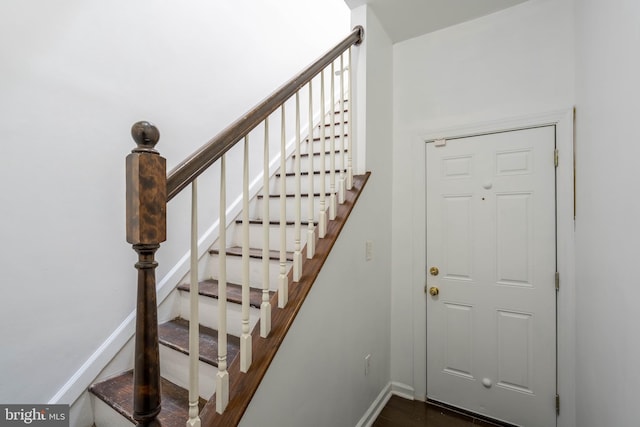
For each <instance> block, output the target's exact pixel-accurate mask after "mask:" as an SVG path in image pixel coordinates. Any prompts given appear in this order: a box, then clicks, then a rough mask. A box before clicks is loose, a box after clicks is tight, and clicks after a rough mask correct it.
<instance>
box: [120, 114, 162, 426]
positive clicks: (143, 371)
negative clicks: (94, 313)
mask: <svg viewBox="0 0 640 427" xmlns="http://www.w3.org/2000/svg"><path fill="white" fill-rule="evenodd" d="M131 135H132V136H133V139H134V140H135V141H136V143H137V144H138V146H137V147H136V148H135V149H133V150H132V151H131V154H129V155H128V156H127V242H129V243H131V244H132V245H133V249H134V250H135V251H136V252H137V253H138V262H137V263H136V265H135V267H136V269H137V270H138V302H137V315H136V349H135V362H134V363H135V365H134V383H133V388H134V391H133V393H134V398H133V400H134V401H133V418H134V419H135V420H136V422H137V425H138V426H145V427H147V426H149V427H151V426H160V422H159V421H158V420H157V418H156V417H157V415H158V414H159V413H160V355H159V349H158V312H157V303H156V276H155V269H156V267H157V266H158V263H157V262H156V261H155V252H156V251H157V250H158V248H159V247H160V243H161V242H164V241H165V240H166V236H167V231H166V230H167V226H166V222H167V218H166V217H167V173H166V160H165V159H164V158H163V157H162V156H160V154H159V153H158V152H157V151H156V150H155V149H154V147H155V145H156V144H157V143H158V140H159V139H160V133H159V132H158V129H157V128H156V127H155V126H154V125H152V124H151V123H148V122H137V123H135V124H134V125H133V127H132V128H131Z"/></svg>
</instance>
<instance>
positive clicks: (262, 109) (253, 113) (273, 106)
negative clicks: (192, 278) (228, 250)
mask: <svg viewBox="0 0 640 427" xmlns="http://www.w3.org/2000/svg"><path fill="white" fill-rule="evenodd" d="M363 39H364V28H363V27H361V26H357V27H355V28H354V29H353V31H351V33H350V34H349V35H348V36H347V37H346V38H344V39H343V40H342V41H341V42H340V43H338V44H337V45H336V46H335V47H334V48H332V49H331V50H329V51H328V52H327V53H325V54H324V55H322V56H321V57H320V58H318V59H317V60H316V61H315V62H313V63H312V64H311V65H309V66H308V67H307V68H305V69H304V70H303V71H302V72H300V73H299V74H298V75H296V76H294V77H293V78H292V79H290V80H289V81H288V82H287V83H285V84H284V85H282V86H281V87H280V88H279V89H277V90H276V91H275V92H273V93H272V94H271V95H269V96H267V97H266V98H265V99H264V100H263V101H262V102H260V103H259V104H258V105H256V106H255V107H253V108H252V109H251V110H250V111H249V112H247V113H246V114H244V115H243V116H242V117H240V118H239V119H238V120H236V121H235V122H233V123H232V124H231V125H229V126H228V127H227V128H225V129H224V130H223V131H221V132H220V133H219V134H218V135H216V136H215V137H213V138H212V139H211V140H210V141H209V142H207V143H206V144H205V145H203V146H202V147H200V148H199V149H198V150H197V151H196V152H194V153H193V154H192V155H191V156H189V157H188V158H186V159H185V160H184V161H183V162H182V163H180V164H179V165H178V166H176V167H175V168H173V169H172V170H171V172H169V175H168V177H167V201H169V200H171V199H173V197H175V196H176V195H177V194H178V193H179V192H180V191H182V189H184V188H185V187H186V186H187V185H189V184H190V183H191V182H193V180H194V179H196V178H197V177H198V176H199V175H200V174H201V173H202V172H204V171H205V170H206V169H207V168H208V167H209V166H211V165H212V164H213V163H215V162H216V160H218V159H219V158H220V157H222V155H223V154H224V153H226V152H227V151H229V149H231V147H233V146H234V145H235V144H236V143H237V142H238V141H240V140H241V139H242V138H243V137H244V136H245V135H247V134H248V133H249V132H251V130H253V129H254V128H255V127H256V126H258V125H259V124H260V123H262V121H263V120H264V119H266V118H267V117H268V116H269V115H270V114H271V113H273V112H274V111H276V110H277V109H278V108H279V107H280V106H281V105H282V104H283V103H284V102H285V101H286V100H287V99H289V98H290V97H291V96H293V95H294V94H295V93H296V92H297V91H298V90H300V88H302V87H303V86H304V85H305V84H307V83H308V82H309V81H310V80H311V79H313V78H314V77H315V76H316V75H317V74H319V73H320V72H321V71H322V70H323V69H324V68H325V67H326V66H327V65H329V64H331V62H332V61H333V60H335V59H336V58H338V57H339V56H340V55H342V53H344V51H345V50H347V49H348V48H349V47H351V46H352V45H359V44H360V43H362V40H363Z"/></svg>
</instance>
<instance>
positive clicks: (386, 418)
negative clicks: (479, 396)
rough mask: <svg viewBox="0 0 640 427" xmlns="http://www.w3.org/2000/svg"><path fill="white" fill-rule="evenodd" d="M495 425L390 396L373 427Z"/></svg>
mask: <svg viewBox="0 0 640 427" xmlns="http://www.w3.org/2000/svg"><path fill="white" fill-rule="evenodd" d="M425 426H426V427H471V426H476V427H477V426H483V427H495V426H498V424H493V423H490V422H487V421H483V420H479V419H477V418H473V417H470V416H468V415H464V414H459V413H456V412H453V411H451V410H449V409H445V408H440V407H437V406H435V405H432V404H429V403H425V402H420V401H417V400H407V399H403V398H401V397H398V396H391V399H389V402H388V403H387V404H386V406H385V407H384V409H383V410H382V412H381V413H380V415H379V416H378V418H377V419H376V421H375V422H374V423H373V427H425Z"/></svg>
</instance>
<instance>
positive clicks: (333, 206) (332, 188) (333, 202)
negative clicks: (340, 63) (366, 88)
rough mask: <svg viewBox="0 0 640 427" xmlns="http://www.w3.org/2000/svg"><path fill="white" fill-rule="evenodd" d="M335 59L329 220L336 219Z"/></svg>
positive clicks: (332, 96)
mask: <svg viewBox="0 0 640 427" xmlns="http://www.w3.org/2000/svg"><path fill="white" fill-rule="evenodd" d="M334 64H335V61H333V62H332V63H331V87H330V90H331V92H330V93H331V111H330V113H329V117H331V134H330V135H331V137H330V139H329V141H330V144H329V220H331V221H333V220H334V219H336V209H337V206H336V204H337V200H336V94H335V91H336V89H335V66H334Z"/></svg>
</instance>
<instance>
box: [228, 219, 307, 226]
mask: <svg viewBox="0 0 640 427" xmlns="http://www.w3.org/2000/svg"><path fill="white" fill-rule="evenodd" d="M263 222H264V221H262V220H261V219H250V220H249V224H253V225H262V223H263ZM236 224H242V220H241V219H237V220H236ZM300 224H302V225H309V221H300ZM269 225H280V221H273V220H270V221H269ZM285 225H295V221H285ZM313 225H318V222H317V221H314V222H313Z"/></svg>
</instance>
